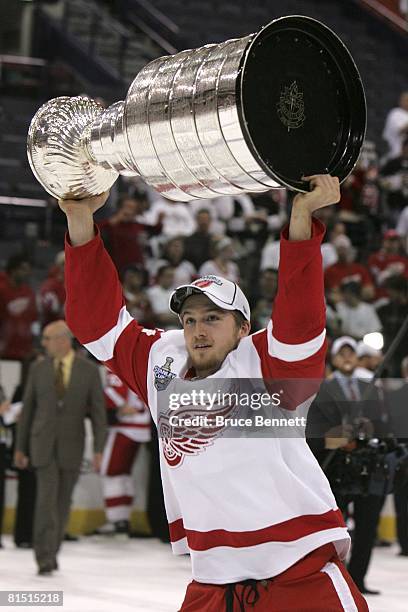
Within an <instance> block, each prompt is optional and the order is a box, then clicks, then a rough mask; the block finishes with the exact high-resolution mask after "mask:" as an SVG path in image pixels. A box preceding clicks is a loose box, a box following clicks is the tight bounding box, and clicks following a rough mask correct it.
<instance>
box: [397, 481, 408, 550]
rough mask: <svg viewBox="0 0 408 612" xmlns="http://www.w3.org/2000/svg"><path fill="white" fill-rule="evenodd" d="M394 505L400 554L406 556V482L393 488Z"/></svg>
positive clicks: (407, 532) (407, 514) (407, 508)
mask: <svg viewBox="0 0 408 612" xmlns="http://www.w3.org/2000/svg"><path fill="white" fill-rule="evenodd" d="M394 506H395V514H396V519H397V538H398V543H399V545H400V547H401V554H402V555H404V556H407V557H408V482H405V483H404V484H403V485H402V486H399V487H398V488H397V487H396V488H395V491H394Z"/></svg>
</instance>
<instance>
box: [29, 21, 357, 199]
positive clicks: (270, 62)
mask: <svg viewBox="0 0 408 612" xmlns="http://www.w3.org/2000/svg"><path fill="white" fill-rule="evenodd" d="M365 126H366V106H365V96H364V89H363V86H362V82H361V79H360V75H359V73H358V70H357V68H356V66H355V64H354V62H353V59H352V57H351V56H350V54H349V52H348V50H347V49H346V47H345V46H344V45H343V43H342V42H341V40H340V39H339V38H338V37H337V36H336V34H334V33H333V32H332V31H331V30H330V29H329V28H327V27H326V26H324V25H323V24H321V23H319V22H318V21H315V20H314V19H310V18H308V17H302V16H289V17H282V18H280V19H276V20H275V21H272V22H271V23H269V24H268V25H267V26H265V27H264V28H262V29H261V30H260V31H259V32H258V33H256V34H252V35H249V36H246V37H244V38H240V39H234V40H228V41H226V42H223V43H220V44H213V45H206V46H204V47H201V48H199V49H195V50H187V51H182V52H181V53H177V54H176V55H172V56H166V57H161V58H158V59H156V60H154V61H153V62H151V63H149V64H148V65H147V66H145V68H143V69H142V70H141V72H139V74H138V75H137V76H136V78H135V79H134V81H133V83H132V84H131V86H130V88H129V91H128V94H127V96H126V99H125V100H124V101H121V102H116V103H115V104H112V105H111V106H110V107H109V108H107V109H106V110H105V109H103V108H102V107H101V106H100V105H99V104H97V103H96V102H94V101H93V100H90V99H88V98H86V97H73V98H69V97H60V98H56V99H54V100H50V101H49V102H47V103H46V104H44V105H43V106H42V107H41V108H40V109H39V110H38V112H37V113H36V115H35V116H34V118H33V120H32V122H31V126H30V130H29V136H28V144H27V147H28V157H29V161H30V164H31V167H32V170H33V172H34V174H35V176H36V177H37V179H38V180H39V181H40V183H41V184H42V185H43V186H44V188H45V189H46V190H47V191H48V193H50V194H51V195H53V196H55V197H56V198H58V199H81V198H86V197H89V196H94V195H98V194H102V193H103V192H105V191H107V190H108V189H109V188H110V187H111V185H112V184H113V183H114V181H115V180H116V178H117V177H118V174H123V175H126V176H136V175H140V176H141V177H142V178H143V179H144V180H145V181H146V182H147V183H148V184H149V185H151V186H152V187H154V188H155V189H157V190H158V191H159V192H160V193H161V194H162V195H163V196H165V197H167V198H169V199H171V200H176V201H182V202H187V201H189V200H193V199H197V198H215V197H217V196H220V195H225V194H228V195H234V194H239V193H243V192H262V191H267V190H269V189H273V188H278V187H288V188H290V189H293V190H296V191H307V190H308V185H307V183H306V182H304V181H303V180H302V177H304V176H310V175H313V174H331V175H332V176H337V177H338V178H339V180H340V181H342V180H344V179H345V178H346V177H347V176H348V174H349V173H350V172H351V170H352V169H353V167H354V165H355V163H356V160H357V158H358V155H359V153H360V149H361V146H362V143H363V139H364V134H365Z"/></svg>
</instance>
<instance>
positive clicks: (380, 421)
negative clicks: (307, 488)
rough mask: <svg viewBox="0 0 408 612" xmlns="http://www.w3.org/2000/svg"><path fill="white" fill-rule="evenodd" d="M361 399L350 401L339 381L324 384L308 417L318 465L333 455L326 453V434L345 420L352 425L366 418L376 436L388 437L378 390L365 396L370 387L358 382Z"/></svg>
mask: <svg viewBox="0 0 408 612" xmlns="http://www.w3.org/2000/svg"><path fill="white" fill-rule="evenodd" d="M358 386H359V391H360V397H361V398H363V397H364V401H350V400H349V399H348V398H347V397H346V396H345V394H344V391H343V389H342V387H341V385H340V383H339V381H338V380H337V379H336V378H330V379H326V380H324V381H323V383H322V385H321V386H320V389H319V392H318V394H317V396H316V398H315V399H314V401H313V403H312V404H311V406H310V408H309V412H308V417H307V425H306V437H307V442H308V444H309V446H310V448H311V450H312V452H313V454H314V455H315V457H316V458H317V460H318V461H319V463H322V462H323V461H324V459H325V457H326V456H327V454H328V453H329V452H330V451H328V450H326V449H325V439H324V438H325V434H326V433H327V432H328V431H329V429H331V428H332V427H335V426H338V425H341V424H342V422H343V419H344V417H345V420H346V422H347V423H349V424H350V425H352V424H353V421H354V419H356V418H358V417H364V418H367V419H369V420H370V421H371V423H372V424H373V426H374V434H373V436H375V437H378V438H382V437H385V436H387V435H388V433H389V427H388V425H387V423H386V422H384V414H383V408H382V403H381V400H380V397H379V394H378V391H377V389H376V388H375V387H372V388H371V389H370V391H369V393H368V395H367V396H366V395H365V394H366V390H367V387H368V386H369V383H367V382H364V381H362V380H359V381H358Z"/></svg>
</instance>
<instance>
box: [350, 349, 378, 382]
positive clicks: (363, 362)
mask: <svg viewBox="0 0 408 612" xmlns="http://www.w3.org/2000/svg"><path fill="white" fill-rule="evenodd" d="M356 353H357V358H358V365H357V367H356V369H355V370H354V375H355V376H356V377H357V378H361V379H362V380H370V379H371V378H372V377H373V376H374V372H375V371H376V369H377V368H378V366H379V365H380V363H381V362H382V360H383V358H384V356H383V354H382V352H381V351H378V350H376V349H374V348H373V347H372V346H369V345H368V344H366V343H365V342H363V341H362V340H360V342H359V343H358V344H357V350H356Z"/></svg>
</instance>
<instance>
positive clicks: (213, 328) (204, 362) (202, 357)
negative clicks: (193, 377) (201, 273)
mask: <svg viewBox="0 0 408 612" xmlns="http://www.w3.org/2000/svg"><path fill="white" fill-rule="evenodd" d="M181 319H182V323H183V329H184V338H185V341H186V348H187V351H188V354H189V356H190V360H191V364H192V366H194V368H195V370H196V372H197V375H198V376H200V377H204V376H209V375H210V374H213V373H214V372H216V371H217V370H218V369H219V368H220V367H221V365H222V362H223V361H224V359H225V357H226V356H227V355H228V353H229V352H231V351H232V350H234V349H235V348H236V346H237V345H238V343H239V341H240V339H241V338H243V337H244V336H247V335H248V333H249V329H250V326H249V323H248V322H247V321H245V322H244V323H243V324H242V326H241V327H238V325H237V322H236V319H235V316H234V314H233V313H232V312H231V311H229V310H221V309H220V308H217V307H216V306H215V304H213V302H211V300H209V299H208V298H207V297H206V296H205V295H192V296H190V297H189V298H187V299H186V301H185V302H184V304H183V309H182V312H181Z"/></svg>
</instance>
